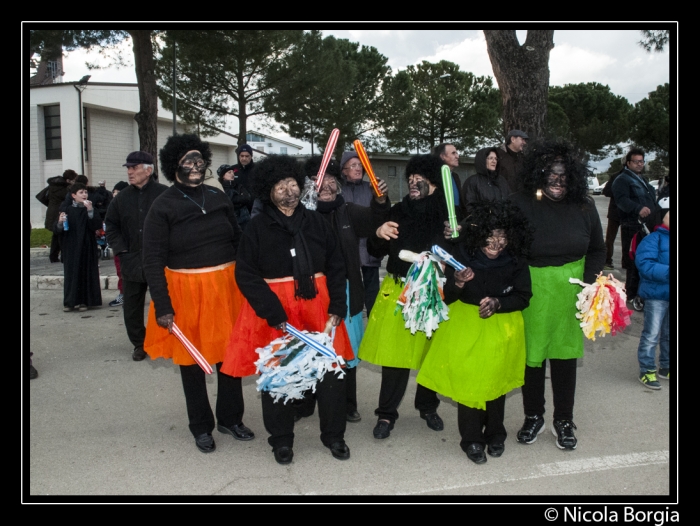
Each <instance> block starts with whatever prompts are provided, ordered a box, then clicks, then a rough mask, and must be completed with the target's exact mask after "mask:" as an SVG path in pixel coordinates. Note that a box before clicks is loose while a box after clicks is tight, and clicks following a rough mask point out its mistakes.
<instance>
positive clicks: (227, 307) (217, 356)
mask: <svg viewBox="0 0 700 526" xmlns="http://www.w3.org/2000/svg"><path fill="white" fill-rule="evenodd" d="M222 267H223V266H222ZM234 269H235V263H232V264H228V266H226V267H224V268H221V267H213V268H212V269H191V270H189V271H174V270H171V269H169V268H167V267H166V269H165V277H166V279H167V281H168V293H169V294H170V301H171V303H172V304H173V309H174V310H175V323H177V326H178V327H180V330H182V333H183V334H184V335H185V336H186V337H187V339H188V340H189V341H190V342H192V344H193V345H194V346H195V347H196V348H197V349H198V350H199V352H200V353H202V356H204V359H205V360H206V361H207V362H208V363H209V364H210V365H214V364H216V363H219V362H222V361H223V359H224V353H225V350H226V344H227V342H228V338H229V335H230V334H231V330H232V329H233V326H234V323H235V322H236V319H237V318H238V313H239V312H240V310H241V307H242V305H243V303H244V302H245V299H244V298H243V295H242V294H241V291H240V290H238V285H237V284H236V278H235V276H234ZM143 348H144V350H145V351H146V352H147V353H148V355H149V356H150V357H151V359H152V360H155V359H156V358H166V359H169V358H172V359H173V363H175V364H177V365H194V364H195V363H196V362H195V361H194V360H193V359H192V357H191V356H190V354H189V353H188V352H187V350H186V349H185V347H184V346H183V345H182V343H180V341H179V340H178V339H177V338H176V337H175V336H174V335H172V334H170V333H169V332H168V330H167V329H164V328H163V327H159V326H158V324H157V323H156V309H155V307H154V306H153V302H152V301H151V305H150V307H149V309H148V325H147V326H146V340H145V341H144V344H143Z"/></svg>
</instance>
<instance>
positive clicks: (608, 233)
mask: <svg viewBox="0 0 700 526" xmlns="http://www.w3.org/2000/svg"><path fill="white" fill-rule="evenodd" d="M619 229H620V223H619V221H616V220H615V219H610V218H608V227H607V229H606V230H605V264H606V265H612V264H613V252H614V250H615V238H616V237H617V231H618V230H619ZM623 268H624V267H623Z"/></svg>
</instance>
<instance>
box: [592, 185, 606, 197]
mask: <svg viewBox="0 0 700 526" xmlns="http://www.w3.org/2000/svg"><path fill="white" fill-rule="evenodd" d="M603 188H605V184H599V185H598V186H596V187H595V188H594V189H593V195H601V194H602V193H603Z"/></svg>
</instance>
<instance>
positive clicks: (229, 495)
mask: <svg viewBox="0 0 700 526" xmlns="http://www.w3.org/2000/svg"><path fill="white" fill-rule="evenodd" d="M599 199H600V198H596V201H598V200H599ZM602 199H604V198H602ZM602 199H600V200H601V201H602ZM604 206H607V199H605V201H604ZM601 216H602V218H603V220H605V214H604V213H603V214H601ZM616 258H618V254H616ZM30 263H32V264H31V265H30V271H32V272H33V269H34V268H35V267H34V265H33V262H30ZM47 265H49V264H48V263H47ZM55 265H59V264H55ZM39 266H41V265H37V267H36V268H38V267H39ZM49 266H51V265H49ZM25 267H26V266H23V268H25ZM56 268H58V267H56ZM106 268H108V267H107V266H105V269H106ZM101 269H102V267H101ZM112 294H113V291H109V292H107V293H106V294H105V299H106V300H109V299H111V297H112ZM23 301H24V302H25V305H23V306H25V307H26V308H23V309H22V312H23V315H24V316H25V319H26V320H27V321H28V326H29V327H30V331H29V332H28V333H25V334H23V337H22V338H23V339H22V346H23V348H26V347H27V346H28V347H29V348H31V350H32V351H33V352H34V364H35V365H36V367H37V369H38V370H39V378H38V379H36V380H33V381H29V380H26V375H24V374H23V377H22V378H23V385H22V393H23V409H24V411H23V419H24V424H25V425H23V428H22V429H23V437H22V439H23V440H22V449H23V459H24V464H23V467H24V469H23V476H24V478H23V488H24V493H23V500H24V501H28V500H34V499H38V498H45V499H46V500H47V501H51V502H53V501H63V500H66V499H68V500H71V501H78V502H82V501H85V500H86V499H98V501H100V500H109V499H118V500H120V501H123V500H126V501H146V502H158V501H161V500H164V499H167V500H168V501H170V502H172V499H173V496H175V497H176V498H177V502H189V501H192V500H193V499H205V500H207V501H216V502H260V501H265V502H287V501H289V502H317V501H331V502H376V501H381V502H388V501H391V502H393V501H400V502H435V501H437V500H441V501H444V500H446V501H449V502H486V501H490V499H491V498H492V497H493V498H496V499H497V500H498V501H502V502H513V501H515V502H522V499H523V497H522V496H528V497H527V502H579V501H582V502H583V501H586V502H589V501H590V499H593V500H594V501H596V500H598V501H599V500H600V499H601V498H602V499H605V500H607V499H610V498H614V501H615V502H621V503H633V502H643V503H655V502H656V503H663V502H669V499H670V498H671V497H669V495H670V494H671V493H672V492H673V491H674V489H673V488H675V484H676V481H675V473H676V466H677V458H676V457H675V451H676V447H675V446H673V447H671V444H670V441H671V440H672V441H673V442H674V444H675V436H676V433H675V427H673V428H672V426H671V425H670V423H669V422H670V414H671V413H670V411H669V407H670V405H671V404H672V405H673V407H676V399H677V392H676V389H675V382H670V383H669V382H664V384H663V389H662V390H660V391H650V390H649V389H646V388H645V387H644V386H642V385H641V384H640V383H639V382H638V381H637V377H636V372H637V360H636V348H637V343H638V341H639V335H640V332H641V323H642V316H641V315H640V314H634V315H633V316H632V325H631V326H630V327H628V329H627V330H626V331H625V333H624V334H621V335H618V336H616V337H610V336H607V337H605V338H598V339H597V340H596V341H595V342H594V341H587V342H586V356H585V358H584V359H583V360H581V363H580V364H579V365H580V367H579V370H578V383H577V397H576V409H575V422H576V425H577V426H578V431H577V437H578V438H579V445H578V448H577V449H576V450H575V451H560V450H559V449H557V447H556V446H555V443H554V441H555V440H554V437H553V436H552V434H551V432H550V427H551V426H550V424H551V407H552V405H551V392H550V390H549V388H548V390H547V394H546V398H547V407H548V408H549V409H550V412H549V413H548V414H546V415H545V418H546V420H547V430H546V432H545V433H543V434H542V435H540V437H539V439H538V440H537V442H535V443H534V444H532V445H530V446H524V445H520V444H518V443H516V441H515V439H514V437H515V433H516V432H517V430H518V429H519V428H520V425H521V424H522V419H523V414H522V400H521V394H520V390H519V389H518V390H515V391H513V392H512V393H511V394H510V395H509V396H508V400H507V403H506V415H505V425H506V428H507V430H508V433H509V437H508V440H507V441H506V451H505V454H504V455H503V457H501V458H499V459H493V458H489V460H488V462H487V463H486V464H484V465H481V466H477V465H475V464H473V463H472V462H470V461H469V460H468V459H467V458H466V455H464V453H463V452H462V451H461V449H460V448H459V440H460V437H459V433H458V430H457V407H456V405H455V404H454V403H453V402H452V401H451V400H447V399H443V403H442V404H441V406H440V409H439V412H440V414H441V415H442V417H443V419H444V421H445V429H444V431H442V432H434V431H431V430H430V429H428V428H427V427H426V425H425V422H424V421H423V420H421V419H420V418H419V416H418V413H417V411H415V410H414V409H413V403H412V401H413V396H414V394H415V381H411V382H409V388H408V391H407V394H406V399H405V401H404V403H403V404H402V406H401V407H400V413H401V416H400V419H399V420H398V421H397V424H396V427H395V428H394V430H393V431H392V433H391V436H390V437H389V438H388V439H386V440H381V441H380V440H376V439H374V438H373V437H372V428H373V426H374V424H375V418H374V417H373V410H374V408H375V404H376V401H377V397H378V392H379V383H380V368H379V367H376V366H373V365H370V364H367V363H361V364H360V366H359V370H358V393H359V411H360V413H361V415H362V421H360V422H359V423H355V424H348V426H347V433H346V440H347V443H348V445H349V447H350V449H351V452H352V457H351V459H350V460H348V461H346V462H340V461H337V460H335V459H333V458H332V457H331V455H330V452H329V450H327V449H326V448H324V447H323V446H322V445H321V442H320V440H319V429H318V417H317V415H313V416H311V417H309V418H306V419H303V420H301V421H300V422H299V423H298V424H297V425H296V429H295V433H296V439H295V440H296V441H295V447H294V452H295V457H294V462H293V463H292V464H291V465H289V466H280V465H278V464H276V463H275V461H274V459H273V456H272V453H271V448H270V447H269V446H268V445H267V441H266V436H267V435H266V432H265V429H264V426H263V423H262V416H261V408H260V401H259V396H258V393H257V391H256V389H255V381H254V378H253V377H249V378H246V379H245V380H244V384H243V385H244V388H243V389H244V397H245V401H246V403H247V409H246V416H245V418H244V422H245V423H246V424H247V425H248V426H249V427H250V428H251V429H253V430H254V431H255V432H256V434H257V436H256V438H255V440H253V441H251V442H237V441H235V440H233V439H232V438H231V437H230V436H227V435H222V434H220V433H218V432H217V431H214V438H215V440H216V443H217V450H216V451H215V452H214V453H213V454H209V455H204V454H202V453H199V452H198V451H197V449H196V448H195V445H194V440H193V439H192V436H191V435H190V433H189V430H188V428H187V416H186V411H185V403H184V397H183V394H182V387H181V382H180V378H179V372H178V369H177V367H175V366H173V365H172V363H170V362H166V361H163V360H157V361H150V360H146V361H143V362H133V361H132V360H131V347H130V345H129V342H128V340H127V338H126V333H125V330H124V325H123V320H122V312H121V308H109V307H103V308H100V309H94V310H90V311H87V312H83V313H78V312H71V313H64V312H62V310H61V306H62V291H61V290H60V289H59V290H57V289H46V288H39V287H38V286H37V287H31V288H30V289H29V291H28V293H27V294H25V296H24V298H23ZM412 378H413V379H415V373H414V374H413V376H412ZM209 388H210V389H209V393H210V398H211V401H212V404H214V403H215V401H216V383H215V380H213V379H210V381H209ZM674 414H675V413H674ZM674 421H675V418H674ZM671 437H673V438H671ZM672 477H673V481H674V482H673V483H671V479H672ZM674 495H675V493H674ZM494 496H496V497H494ZM491 501H493V500H491ZM673 501H674V500H673V499H672V498H671V500H670V502H673ZM659 509H663V507H660V508H659ZM537 516H538V517H539V519H540V520H541V511H538V512H537Z"/></svg>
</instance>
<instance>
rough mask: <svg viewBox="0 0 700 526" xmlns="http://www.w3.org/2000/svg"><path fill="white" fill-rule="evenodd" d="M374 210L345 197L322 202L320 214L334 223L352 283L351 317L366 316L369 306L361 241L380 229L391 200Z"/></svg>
mask: <svg viewBox="0 0 700 526" xmlns="http://www.w3.org/2000/svg"><path fill="white" fill-rule="evenodd" d="M370 205H371V207H370V206H360V205H356V204H354V203H346V202H345V200H344V199H343V196H342V195H338V196H336V200H335V201H333V202H323V201H319V202H318V204H317V207H316V210H317V211H318V212H319V213H320V214H321V215H322V216H323V217H324V218H325V219H326V220H327V221H328V222H329V223H330V225H331V227H332V229H333V232H334V233H335V235H336V239H337V240H338V242H339V244H340V249H341V251H342V253H343V258H344V260H345V271H346V276H347V279H348V282H349V283H350V287H349V288H350V302H349V305H350V315H351V316H355V315H356V314H358V313H360V312H362V309H363V307H364V304H365V296H364V293H365V289H364V283H363V281H362V269H361V268H360V267H361V260H360V238H367V237H370V236H373V235H374V233H375V232H376V230H377V228H378V227H379V226H380V225H381V224H382V223H383V222H384V219H385V218H387V217H388V215H389V209H390V206H391V205H390V203H389V200H388V199H387V201H386V202H385V203H382V204H380V203H377V202H376V201H375V200H374V199H372V201H370Z"/></svg>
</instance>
